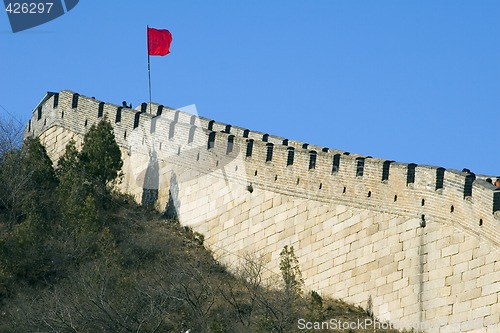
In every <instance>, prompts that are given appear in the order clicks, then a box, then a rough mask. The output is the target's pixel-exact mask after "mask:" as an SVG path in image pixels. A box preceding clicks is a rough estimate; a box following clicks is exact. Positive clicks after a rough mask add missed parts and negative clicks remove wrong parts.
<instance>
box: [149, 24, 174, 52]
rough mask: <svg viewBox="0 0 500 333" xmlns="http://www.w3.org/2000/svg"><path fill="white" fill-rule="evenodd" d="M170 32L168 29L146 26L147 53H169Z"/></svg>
mask: <svg viewBox="0 0 500 333" xmlns="http://www.w3.org/2000/svg"><path fill="white" fill-rule="evenodd" d="M170 43H172V34H171V33H170V31H168V30H159V29H153V28H148V54H149V55H152V56H164V55H167V54H169V53H170Z"/></svg>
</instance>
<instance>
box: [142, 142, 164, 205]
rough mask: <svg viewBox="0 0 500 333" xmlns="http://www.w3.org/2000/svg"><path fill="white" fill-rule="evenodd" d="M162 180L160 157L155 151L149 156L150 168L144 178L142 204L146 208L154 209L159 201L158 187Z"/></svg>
mask: <svg viewBox="0 0 500 333" xmlns="http://www.w3.org/2000/svg"><path fill="white" fill-rule="evenodd" d="M159 179H160V171H159V166H158V157H157V154H156V151H154V150H153V152H151V153H150V154H149V161H148V167H147V169H146V175H145V176H144V185H143V189H142V199H141V203H142V205H143V206H145V207H154V205H155V203H156V200H158V186H159Z"/></svg>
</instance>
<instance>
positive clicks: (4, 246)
mask: <svg viewBox="0 0 500 333" xmlns="http://www.w3.org/2000/svg"><path fill="white" fill-rule="evenodd" d="M120 167H121V160H120V154H119V150H118V148H117V145H116V142H115V141H114V137H113V135H112V131H111V127H110V125H109V123H107V122H101V123H99V125H97V126H94V127H92V129H91V130H90V131H89V132H88V133H87V135H86V136H85V140H84V145H83V148H82V150H81V151H77V150H76V148H75V147H74V145H72V144H70V145H69V146H68V148H67V150H66V153H65V155H64V156H63V157H62V158H61V160H60V161H59V163H58V166H57V168H56V169H54V168H53V166H52V162H51V161H50V159H49V158H48V156H47V154H46V151H45V149H44V147H43V146H42V145H41V144H40V142H39V141H38V140H37V139H27V140H26V141H25V143H24V146H23V148H22V149H16V148H13V147H9V149H5V150H2V152H1V154H0V182H1V184H2V191H0V227H1V229H0V299H1V304H0V307H1V309H0V313H1V315H0V331H1V332H12V333H14V332H187V331H189V332H191V333H193V332H295V331H300V332H307V331H314V332H321V330H319V329H317V327H316V326H314V324H313V323H314V322H316V323H318V324H316V325H319V323H320V322H325V323H327V324H328V330H325V331H328V332H332V331H333V332H335V331H336V330H335V329H333V328H340V330H338V331H345V330H344V328H345V326H344V327H342V326H341V325H342V323H349V325H354V323H358V322H359V323H361V324H363V323H365V320H371V319H370V317H369V316H368V315H367V313H366V312H365V311H364V310H363V309H361V308H357V307H353V306H350V305H348V304H345V303H343V302H341V301H336V300H331V299H326V298H322V297H320V296H319V295H318V294H317V293H315V292H312V293H311V294H306V293H305V292H304V291H303V281H302V278H301V272H300V268H299V267H300V263H299V262H298V261H297V258H296V257H295V254H294V251H293V248H287V247H285V248H284V249H283V251H282V253H281V258H280V267H281V273H282V274H281V276H276V278H275V279H274V280H267V281H264V280H263V279H262V270H263V266H262V265H260V262H259V258H258V257H257V256H255V255H252V254H249V255H248V256H247V257H245V258H241V269H240V271H239V272H237V274H230V273H229V272H228V270H227V269H226V267H224V266H223V265H221V264H220V263H219V262H218V261H217V260H216V259H215V258H214V257H213V256H212V253H211V252H210V251H209V250H207V249H206V248H205V247H204V244H203V236H202V235H200V234H197V233H195V232H193V231H192V230H191V229H189V228H186V227H182V226H181V225H180V224H179V223H178V222H177V221H174V220H168V219H166V218H165V217H164V216H162V215H160V214H158V213H157V212H155V211H152V210H149V209H146V208H143V207H140V206H138V205H137V204H135V202H134V201H133V200H132V199H131V198H129V197H127V196H124V195H121V194H119V193H114V192H113V191H112V188H113V187H112V184H113V183H114V182H116V181H119V177H120V173H119V170H120ZM351 323H353V324H351ZM323 325H325V324H323ZM323 327H325V326H323ZM373 327H374V326H367V327H366V330H365V329H357V328H354V326H349V327H348V329H349V330H348V331H349V332H369V331H370V332H372V331H373ZM308 328H311V329H308ZM351 328H352V329H351ZM378 331H379V332H395V331H393V330H378Z"/></svg>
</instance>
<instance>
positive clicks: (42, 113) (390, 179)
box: [25, 90, 500, 244]
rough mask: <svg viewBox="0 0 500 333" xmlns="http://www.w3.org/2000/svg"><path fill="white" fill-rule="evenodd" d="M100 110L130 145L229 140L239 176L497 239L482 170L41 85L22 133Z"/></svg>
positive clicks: (494, 209)
mask: <svg viewBox="0 0 500 333" xmlns="http://www.w3.org/2000/svg"><path fill="white" fill-rule="evenodd" d="M149 110H151V113H150V112H149ZM104 117H106V118H107V119H108V120H109V121H110V122H111V123H112V125H113V128H114V131H115V136H116V139H117V142H118V144H119V145H120V146H122V147H123V148H126V149H129V150H130V151H133V150H134V147H130V140H129V139H128V138H129V137H130V135H132V134H133V133H134V135H135V136H138V135H139V136H142V144H145V143H149V144H151V143H153V145H157V146H158V147H159V149H173V150H172V151H173V152H174V151H175V148H172V147H173V146H178V149H179V152H180V147H181V146H183V147H184V146H189V147H192V149H194V150H197V151H199V152H201V151H203V150H207V149H208V150H210V152H209V153H211V154H213V155H214V160H216V161H217V160H218V159H221V158H223V157H224V156H226V155H227V154H228V145H230V146H231V150H235V151H237V152H238V153H239V154H242V155H245V156H244V158H243V161H244V164H245V168H246V170H247V175H246V179H241V175H237V174H236V173H234V172H232V171H231V170H226V171H227V174H228V175H229V176H232V177H234V178H235V179H237V178H240V179H239V181H240V182H246V183H249V184H252V186H254V187H262V188H266V189H269V190H271V191H276V192H286V193H293V195H296V196H302V197H309V198H315V199H317V200H321V201H325V202H329V201H332V200H333V201H336V202H349V203H351V204H357V205H359V206H360V207H371V209H375V210H381V211H384V210H385V211H394V212H398V213H401V214H405V215H409V216H413V217H420V218H421V217H422V216H425V218H426V219H427V220H433V219H435V220H443V219H445V220H446V219H450V218H453V219H454V220H458V221H459V222H458V223H461V224H463V225H464V227H466V228H468V229H469V230H472V231H473V232H475V233H478V234H481V235H484V237H486V238H489V239H490V240H491V241H493V242H495V243H496V244H500V223H499V220H500V217H499V215H500V191H499V189H497V188H495V187H494V186H493V185H491V184H489V183H487V182H486V181H484V177H485V176H481V177H476V175H475V174H474V173H471V172H463V171H458V170H452V169H445V168H441V167H436V166H427V165H417V164H414V163H400V162H394V161H390V160H383V159H379V158H373V157H371V156H364V155H358V154H350V153H347V152H343V151H341V150H336V149H331V148H327V147H320V146H314V145H310V144H306V143H302V142H298V141H293V140H288V139H285V138H283V137H279V136H273V135H269V134H267V133H263V132H258V131H251V130H248V129H246V128H243V127H238V126H233V125H229V124H225V123H221V122H216V121H213V120H211V119H208V118H204V117H197V116H195V115H191V114H189V113H185V112H182V111H179V110H175V109H172V108H169V107H166V106H164V105H161V104H156V103H152V104H151V105H144V103H143V104H141V105H139V106H138V107H137V108H135V109H130V108H127V107H122V106H119V105H115V104H111V103H105V102H101V101H98V100H96V99H94V98H89V97H86V96H82V95H79V94H77V93H74V92H72V91H68V90H63V91H61V92H59V93H53V92H49V93H47V95H46V96H45V97H44V98H43V99H42V101H41V102H40V103H39V105H37V107H36V108H35V109H34V111H33V115H32V117H31V119H30V121H29V124H28V126H27V127H26V130H25V135H26V136H29V135H33V136H39V135H41V134H42V133H43V132H44V131H46V130H47V129H49V128H51V127H52V126H61V127H64V128H67V129H68V130H70V131H72V132H74V133H77V134H80V135H82V134H84V133H85V132H86V131H87V130H88V128H89V127H90V126H91V125H92V124H93V123H96V122H97V121H99V120H100V119H102V118H104ZM160 120H161V121H160ZM159 121H160V122H159ZM210 133H213V134H210ZM209 140H212V143H210V142H209ZM210 145H212V146H211V147H210ZM168 147H170V148H168ZM204 153H206V152H204ZM198 156H199V153H198ZM179 163H185V162H183V161H180V160H179ZM217 163H218V162H217ZM187 164H189V163H187ZM190 166H191V167H194V168H196V167H197V166H196V165H195V164H190ZM200 168H201V169H203V167H200Z"/></svg>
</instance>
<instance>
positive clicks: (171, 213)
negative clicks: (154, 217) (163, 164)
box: [164, 172, 181, 219]
mask: <svg viewBox="0 0 500 333" xmlns="http://www.w3.org/2000/svg"><path fill="white" fill-rule="evenodd" d="M180 208H181V202H180V200H179V184H178V183H177V175H176V174H175V172H174V173H172V176H171V177H170V189H169V190H168V202H167V206H166V207H165V214H164V215H165V217H166V218H167V219H177V218H178V217H179V216H178V214H177V212H178V211H180Z"/></svg>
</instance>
